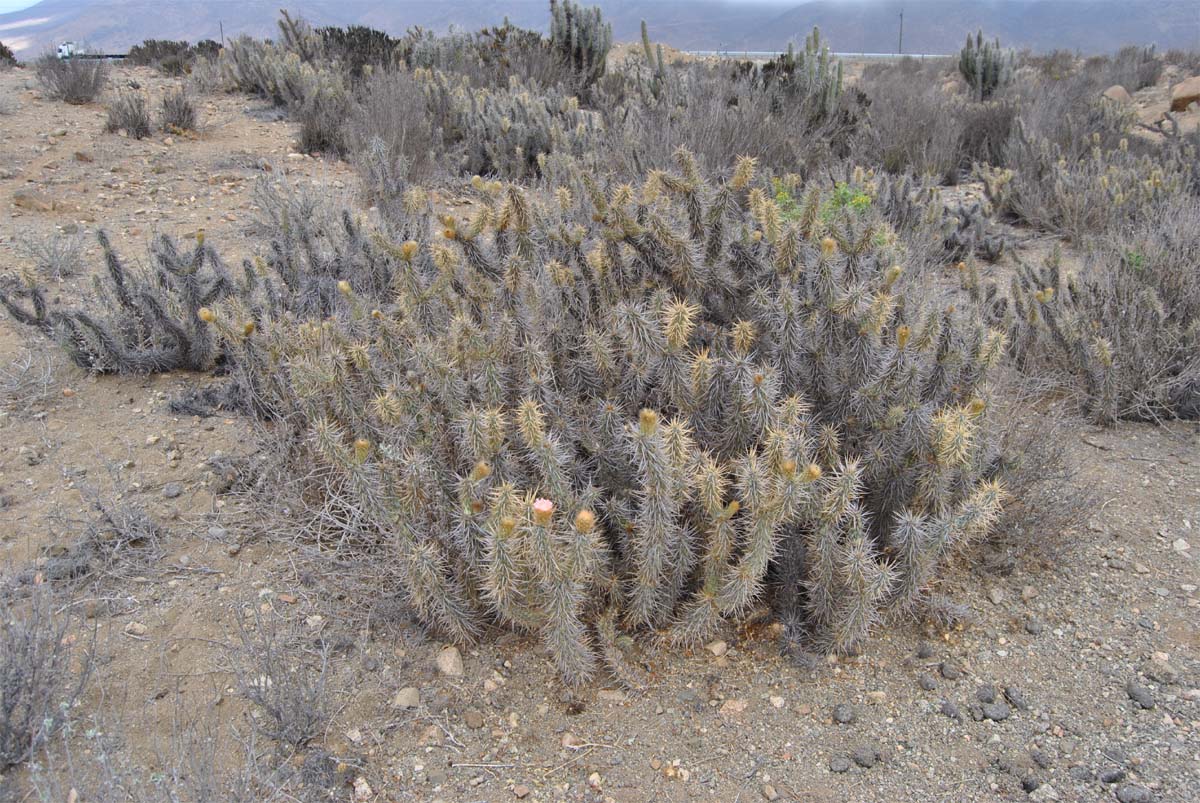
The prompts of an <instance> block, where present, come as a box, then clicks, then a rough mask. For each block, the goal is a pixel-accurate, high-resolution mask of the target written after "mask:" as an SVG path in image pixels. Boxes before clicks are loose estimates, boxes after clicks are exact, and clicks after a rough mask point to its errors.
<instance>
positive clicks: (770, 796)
mask: <svg viewBox="0 0 1200 803" xmlns="http://www.w3.org/2000/svg"><path fill="white" fill-rule="evenodd" d="M762 796H763V799H764V800H778V799H779V792H777V791H775V787H774V786H771V784H769V783H765V784H763V785H762Z"/></svg>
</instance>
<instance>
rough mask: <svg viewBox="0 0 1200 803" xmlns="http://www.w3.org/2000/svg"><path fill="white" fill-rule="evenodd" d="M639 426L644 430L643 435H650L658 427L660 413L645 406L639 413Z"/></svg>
mask: <svg viewBox="0 0 1200 803" xmlns="http://www.w3.org/2000/svg"><path fill="white" fill-rule="evenodd" d="M638 427H639V428H640V429H641V430H642V434H643V435H649V434H651V433H652V432H654V430H656V429H658V413H656V412H654V411H653V410H651V409H649V408H643V409H642V411H641V412H640V413H638Z"/></svg>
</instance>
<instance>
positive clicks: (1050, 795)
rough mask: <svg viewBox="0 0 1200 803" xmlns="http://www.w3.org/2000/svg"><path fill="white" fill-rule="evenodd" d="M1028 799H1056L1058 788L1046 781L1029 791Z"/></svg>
mask: <svg viewBox="0 0 1200 803" xmlns="http://www.w3.org/2000/svg"><path fill="white" fill-rule="evenodd" d="M1029 799H1030V800H1045V801H1051V800H1058V799H1059V797H1058V790H1056V789H1055V788H1054V787H1053V786H1051V785H1050V784H1048V783H1044V784H1041V785H1040V786H1038V787H1037V788H1036V789H1034V790H1033V791H1032V792H1030V793H1029Z"/></svg>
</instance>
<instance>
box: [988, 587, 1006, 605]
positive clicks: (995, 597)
mask: <svg viewBox="0 0 1200 803" xmlns="http://www.w3.org/2000/svg"><path fill="white" fill-rule="evenodd" d="M988 599H989V600H991V603H992V604H993V605H999V604H1000V603H1002V602H1004V592H1003V591H1002V590H1000V589H999V588H996V587H995V586H993V587H992V588H989V589H988Z"/></svg>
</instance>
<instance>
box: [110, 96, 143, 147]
mask: <svg viewBox="0 0 1200 803" xmlns="http://www.w3.org/2000/svg"><path fill="white" fill-rule="evenodd" d="M104 130H105V131H107V132H108V133H110V134H113V133H116V132H118V131H124V132H125V133H126V134H128V135H129V136H130V137H133V138H134V139H145V138H146V137H148V136H150V133H151V131H152V125H151V121H150V106H149V104H148V103H147V102H146V96H145V95H143V94H142V93H141V92H137V91H133V92H125V91H122V92H119V93H118V94H117V96H116V97H115V98H113V99H112V100H111V101H109V104H108V117H107V118H106V119H105V122H104Z"/></svg>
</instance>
